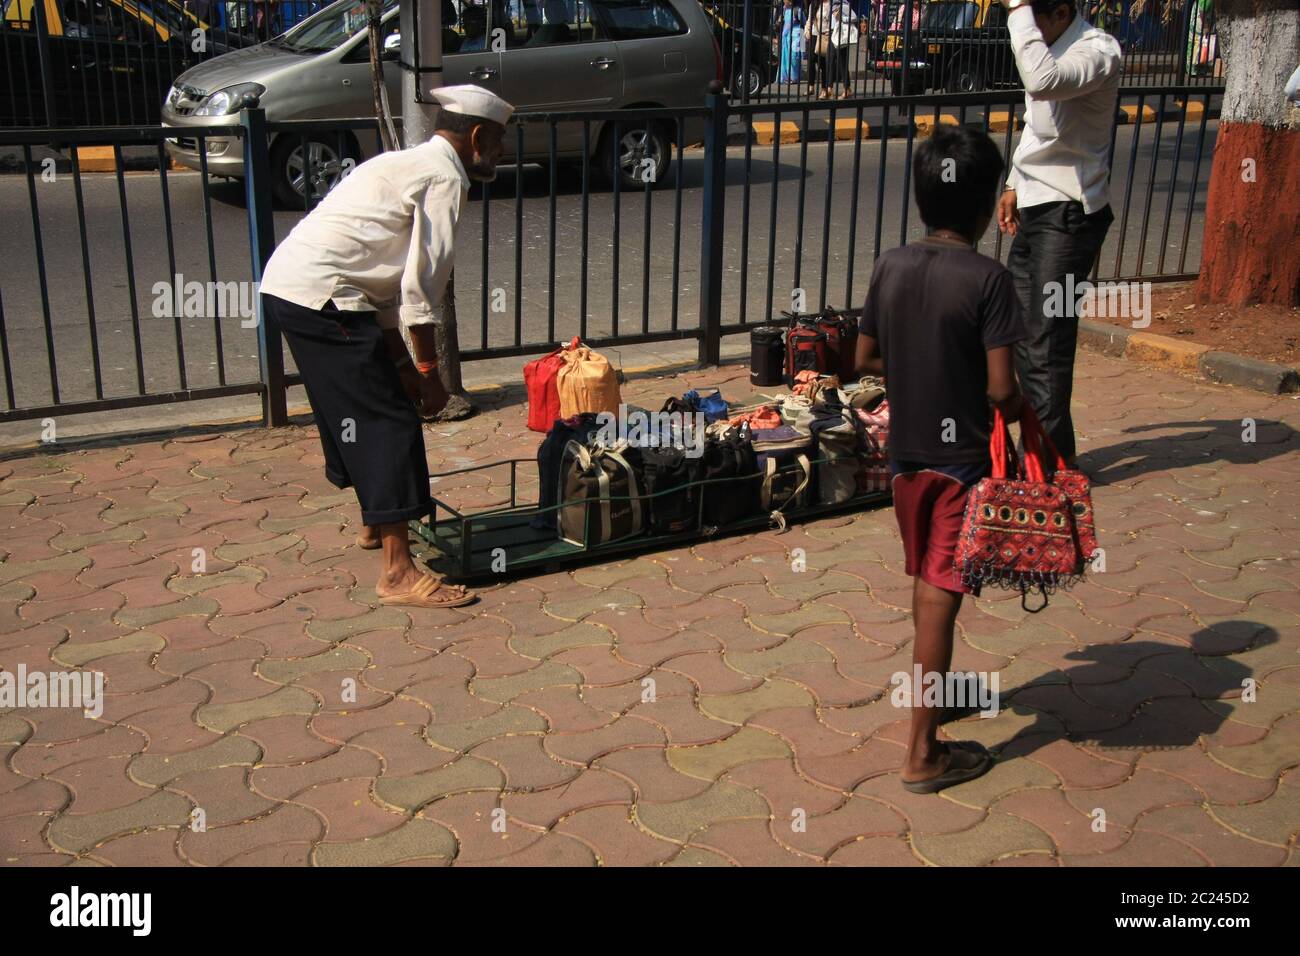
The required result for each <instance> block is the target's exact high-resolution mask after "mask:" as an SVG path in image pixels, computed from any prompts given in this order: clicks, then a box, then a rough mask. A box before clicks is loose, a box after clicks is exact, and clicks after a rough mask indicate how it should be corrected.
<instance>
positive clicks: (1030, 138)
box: [1007, 5, 1123, 213]
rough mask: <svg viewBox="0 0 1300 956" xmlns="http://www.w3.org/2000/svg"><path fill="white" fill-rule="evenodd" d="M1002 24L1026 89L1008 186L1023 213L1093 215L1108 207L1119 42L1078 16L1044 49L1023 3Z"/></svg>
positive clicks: (1119, 64)
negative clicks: (1068, 208) (1063, 204)
mask: <svg viewBox="0 0 1300 956" xmlns="http://www.w3.org/2000/svg"><path fill="white" fill-rule="evenodd" d="M1007 26H1008V27H1009V28H1010V30H1011V49H1012V51H1013V52H1014V53H1015V57H1016V66H1017V68H1018V69H1019V70H1020V78H1021V80H1022V81H1023V82H1024V85H1025V129H1024V132H1023V133H1022V134H1021V137H1020V145H1019V146H1018V147H1016V151H1015V155H1014V156H1012V159H1011V175H1010V176H1009V177H1008V178H1007V188H1008V189H1014V190H1015V191H1016V205H1017V206H1018V207H1019V208H1021V209H1024V208H1026V207H1029V206H1037V205H1040V204H1041V203H1046V202H1060V201H1070V200H1074V201H1077V202H1080V203H1082V204H1083V211H1084V212H1085V213H1094V212H1096V211H1097V210H1099V209H1101V208H1102V207H1104V206H1106V205H1107V204H1108V203H1109V202H1110V163H1109V158H1110V140H1111V131H1112V129H1113V128H1114V124H1115V105H1116V101H1117V99H1118V96H1119V81H1120V68H1121V66H1122V63H1123V59H1122V53H1121V52H1120V47H1119V43H1118V42H1117V41H1116V40H1115V38H1114V37H1112V36H1110V35H1109V34H1108V33H1106V32H1105V31H1103V30H1098V29H1096V28H1095V27H1093V26H1092V25H1091V24H1089V23H1088V22H1087V21H1086V20H1084V19H1083V17H1081V16H1079V15H1078V14H1076V15H1075V18H1074V21H1073V22H1072V23H1071V24H1070V25H1069V26H1068V27H1067V28H1066V29H1065V32H1064V33H1062V34H1061V35H1060V37H1058V38H1057V40H1056V42H1055V43H1053V44H1052V45H1051V46H1050V47H1049V46H1048V45H1047V44H1046V43H1045V42H1044V41H1043V35H1042V33H1041V32H1039V29H1038V25H1037V24H1036V23H1035V22H1034V14H1033V11H1032V10H1031V9H1030V8H1029V6H1028V5H1026V6H1023V7H1019V8H1017V9H1015V10H1013V11H1012V12H1011V15H1010V17H1008V19H1007Z"/></svg>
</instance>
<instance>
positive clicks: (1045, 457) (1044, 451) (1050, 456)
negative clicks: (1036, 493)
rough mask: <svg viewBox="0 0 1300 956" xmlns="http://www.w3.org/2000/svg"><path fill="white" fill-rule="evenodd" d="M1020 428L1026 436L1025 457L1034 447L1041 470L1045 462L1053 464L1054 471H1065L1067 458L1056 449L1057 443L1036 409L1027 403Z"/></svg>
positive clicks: (1021, 415)
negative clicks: (1049, 433) (1039, 417)
mask: <svg viewBox="0 0 1300 956" xmlns="http://www.w3.org/2000/svg"><path fill="white" fill-rule="evenodd" d="M1020 428H1021V431H1022V432H1023V434H1024V436H1025V457H1026V459H1027V458H1028V457H1029V450H1030V447H1031V443H1032V447H1033V453H1034V455H1035V456H1036V457H1037V459H1038V465H1039V470H1040V472H1041V471H1042V466H1043V464H1045V463H1048V462H1050V463H1051V464H1052V470H1053V471H1065V470H1066V467H1067V466H1066V464H1065V458H1064V457H1063V456H1062V455H1061V453H1060V452H1059V451H1057V449H1056V444H1055V443H1054V442H1053V441H1052V438H1051V436H1050V435H1048V434H1047V430H1046V429H1045V428H1043V423H1042V422H1040V421H1039V420H1038V415H1037V414H1036V413H1035V412H1034V409H1033V408H1032V407H1031V406H1030V405H1029V403H1028V402H1026V403H1025V405H1024V408H1023V410H1022V411H1021V413H1020Z"/></svg>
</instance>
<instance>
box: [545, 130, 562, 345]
mask: <svg viewBox="0 0 1300 956" xmlns="http://www.w3.org/2000/svg"><path fill="white" fill-rule="evenodd" d="M547 129H548V130H549V132H550V145H549V147H548V149H549V151H550V152H549V159H550V162H549V164H548V165H547V178H548V181H549V188H548V190H547V192H548V193H549V194H550V196H549V202H550V261H549V265H548V267H547V290H548V291H547V296H546V341H548V342H554V341H555V222H556V219H555V215H556V206H555V203H556V197H555V194H556V191H557V190H558V189H559V180H558V178H557V168H556V167H557V159H556V137H557V135H558V134H557V131H556V127H555V120H554V119H553V118H552V119H549V120H548V122H547Z"/></svg>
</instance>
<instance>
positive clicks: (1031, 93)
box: [998, 0, 1122, 462]
mask: <svg viewBox="0 0 1300 956" xmlns="http://www.w3.org/2000/svg"><path fill="white" fill-rule="evenodd" d="M1002 3H1003V5H1005V6H1006V7H1007V9H1008V10H1009V11H1010V14H1009V16H1008V17H1007V25H1008V27H1009V28H1010V31H1011V49H1012V51H1013V52H1014V53H1015V57H1016V67H1017V68H1018V69H1019V71H1020V78H1021V80H1022V81H1023V83H1024V85H1025V129H1024V132H1023V133H1022V135H1021V138H1020V145H1019V146H1018V147H1017V148H1016V151H1015V154H1014V155H1013V156H1012V159H1011V175H1010V176H1009V177H1008V179H1007V185H1006V191H1005V192H1004V193H1003V194H1002V198H1001V199H1000V200H999V202H998V228H1000V229H1001V230H1002V231H1003V232H1004V233H1007V234H1008V235H1011V236H1014V237H1015V239H1014V240H1013V242H1012V244H1011V254H1010V258H1009V259H1008V261H1007V266H1008V267H1009V268H1010V269H1011V274H1012V277H1013V278H1014V280H1015V284H1016V294H1017V295H1018V296H1019V298H1020V305H1021V308H1022V309H1023V310H1024V317H1025V326H1026V328H1027V330H1028V332H1029V335H1028V337H1027V338H1025V339H1024V340H1022V341H1021V342H1020V343H1019V344H1017V346H1016V372H1017V375H1018V376H1019V378H1020V385H1021V388H1022V389H1023V390H1024V395H1025V398H1026V399H1028V400H1029V401H1030V402H1031V403H1032V405H1033V408H1034V411H1035V412H1037V413H1038V418H1039V420H1040V421H1041V422H1042V423H1043V427H1044V428H1045V429H1046V430H1047V433H1048V434H1049V435H1050V436H1051V437H1052V441H1053V442H1054V443H1055V445H1056V447H1057V449H1058V450H1059V451H1060V452H1061V454H1062V455H1064V456H1065V458H1066V460H1067V461H1070V462H1073V461H1074V457H1075V442H1074V422H1073V420H1072V419H1071V417H1070V396H1071V393H1072V391H1073V387H1074V353H1075V345H1076V342H1077V339H1078V333H1079V318H1078V310H1077V303H1074V302H1070V303H1068V306H1067V308H1066V309H1064V310H1063V311H1064V312H1065V313H1066V314H1064V315H1049V314H1047V311H1048V310H1047V309H1045V302H1046V300H1047V299H1048V297H1049V296H1050V295H1051V294H1052V291H1053V289H1059V290H1061V291H1060V292H1058V293H1057V294H1058V296H1059V295H1062V294H1064V290H1067V289H1071V288H1074V287H1075V286H1077V284H1078V283H1079V282H1081V281H1083V280H1085V279H1087V277H1088V274H1089V273H1090V272H1091V271H1092V267H1093V263H1094V262H1095V261H1096V259H1097V254H1098V253H1099V252H1100V251H1101V244H1102V242H1103V241H1104V240H1105V238H1106V231H1107V229H1109V228H1110V224H1111V222H1112V221H1113V219H1114V216H1113V215H1112V214H1111V211H1110V165H1109V155H1110V141H1111V134H1112V132H1113V130H1114V126H1115V106H1116V100H1117V99H1118V96H1119V80H1120V68H1121V66H1122V54H1121V52H1120V47H1119V43H1118V42H1117V41H1116V40H1115V38H1114V37H1112V36H1110V35H1109V34H1107V33H1105V32H1104V31H1102V30H1098V29H1096V28H1094V27H1093V26H1091V25H1090V24H1089V23H1088V22H1087V21H1085V20H1084V19H1083V17H1081V16H1080V15H1079V13H1078V11H1077V10H1076V9H1075V5H1074V0H1002ZM1070 275H1072V276H1073V277H1074V284H1075V285H1074V286H1071V285H1070V284H1069V283H1068V282H1067V276H1070ZM1057 284H1059V285H1057Z"/></svg>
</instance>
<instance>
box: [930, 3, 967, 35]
mask: <svg viewBox="0 0 1300 956" xmlns="http://www.w3.org/2000/svg"><path fill="white" fill-rule="evenodd" d="M978 12H979V7H978V6H977V5H976V4H974V3H931V4H929V5H928V6H927V7H926V8H925V14H924V15H923V17H922V19H921V24H922V26H924V27H925V29H927V30H969V29H970V28H971V27H973V26H975V15H976V14H977V13H978Z"/></svg>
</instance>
